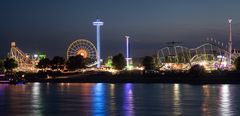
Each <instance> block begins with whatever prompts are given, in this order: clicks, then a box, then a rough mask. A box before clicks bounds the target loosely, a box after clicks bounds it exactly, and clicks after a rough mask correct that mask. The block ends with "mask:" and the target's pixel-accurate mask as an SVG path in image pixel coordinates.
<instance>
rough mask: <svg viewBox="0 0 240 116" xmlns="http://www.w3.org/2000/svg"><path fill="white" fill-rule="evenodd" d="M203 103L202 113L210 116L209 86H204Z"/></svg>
mask: <svg viewBox="0 0 240 116" xmlns="http://www.w3.org/2000/svg"><path fill="white" fill-rule="evenodd" d="M202 89H203V103H202V111H203V114H204V115H209V112H210V111H209V102H210V101H209V96H210V91H209V89H210V88H209V85H203V86H202Z"/></svg>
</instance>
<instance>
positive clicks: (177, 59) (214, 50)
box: [157, 38, 240, 66]
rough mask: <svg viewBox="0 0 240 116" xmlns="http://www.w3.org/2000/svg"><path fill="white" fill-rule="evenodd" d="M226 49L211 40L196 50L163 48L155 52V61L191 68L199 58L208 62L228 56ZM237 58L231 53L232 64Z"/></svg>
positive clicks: (221, 44) (237, 54)
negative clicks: (187, 64) (182, 64)
mask: <svg viewBox="0 0 240 116" xmlns="http://www.w3.org/2000/svg"><path fill="white" fill-rule="evenodd" d="M227 48H228V46H224V44H223V43H221V42H218V41H216V40H213V39H212V38H211V39H207V41H205V43H204V44H202V45H200V46H198V47H196V48H187V47H184V46H171V47H164V48H162V49H160V50H158V51H157V59H158V62H160V63H185V64H186V63H189V64H190V66H191V64H192V63H194V62H196V60H199V59H200V58H201V59H202V60H206V61H209V60H216V59H215V58H216V57H217V56H219V55H220V56H224V57H227V56H228V55H229V51H228V50H227ZM203 56H204V57H203ZM239 56H240V54H239V53H236V52H233V53H232V60H231V61H232V63H233V61H234V60H235V59H236V58H237V57H239Z"/></svg>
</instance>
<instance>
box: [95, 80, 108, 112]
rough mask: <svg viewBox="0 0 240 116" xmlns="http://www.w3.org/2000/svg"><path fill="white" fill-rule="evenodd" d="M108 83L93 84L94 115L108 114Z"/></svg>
mask: <svg viewBox="0 0 240 116" xmlns="http://www.w3.org/2000/svg"><path fill="white" fill-rule="evenodd" d="M105 87H106V84H103V83H97V84H96V85H95V86H93V97H92V104H93V112H92V113H93V115H94V116H105V115H106V111H105V110H106V93H105V92H106V90H105V89H106V88H105Z"/></svg>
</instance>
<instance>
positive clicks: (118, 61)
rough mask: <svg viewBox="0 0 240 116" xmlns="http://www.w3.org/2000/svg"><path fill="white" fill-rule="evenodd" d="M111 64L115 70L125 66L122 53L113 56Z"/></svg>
mask: <svg viewBox="0 0 240 116" xmlns="http://www.w3.org/2000/svg"><path fill="white" fill-rule="evenodd" d="M112 65H113V67H114V68H115V69H117V70H122V69H124V68H125V66H126V60H125V58H124V56H123V54H121V53H119V54H117V55H115V56H113V59H112Z"/></svg>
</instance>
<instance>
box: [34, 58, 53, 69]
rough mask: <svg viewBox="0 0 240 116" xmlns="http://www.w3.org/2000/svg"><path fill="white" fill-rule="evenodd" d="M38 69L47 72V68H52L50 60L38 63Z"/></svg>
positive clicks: (45, 59) (46, 59) (42, 60)
mask: <svg viewBox="0 0 240 116" xmlns="http://www.w3.org/2000/svg"><path fill="white" fill-rule="evenodd" d="M36 67H37V68H40V69H42V70H43V71H45V70H46V68H50V60H49V59H48V58H44V59H41V60H40V61H39V62H38V64H37V66H36Z"/></svg>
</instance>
